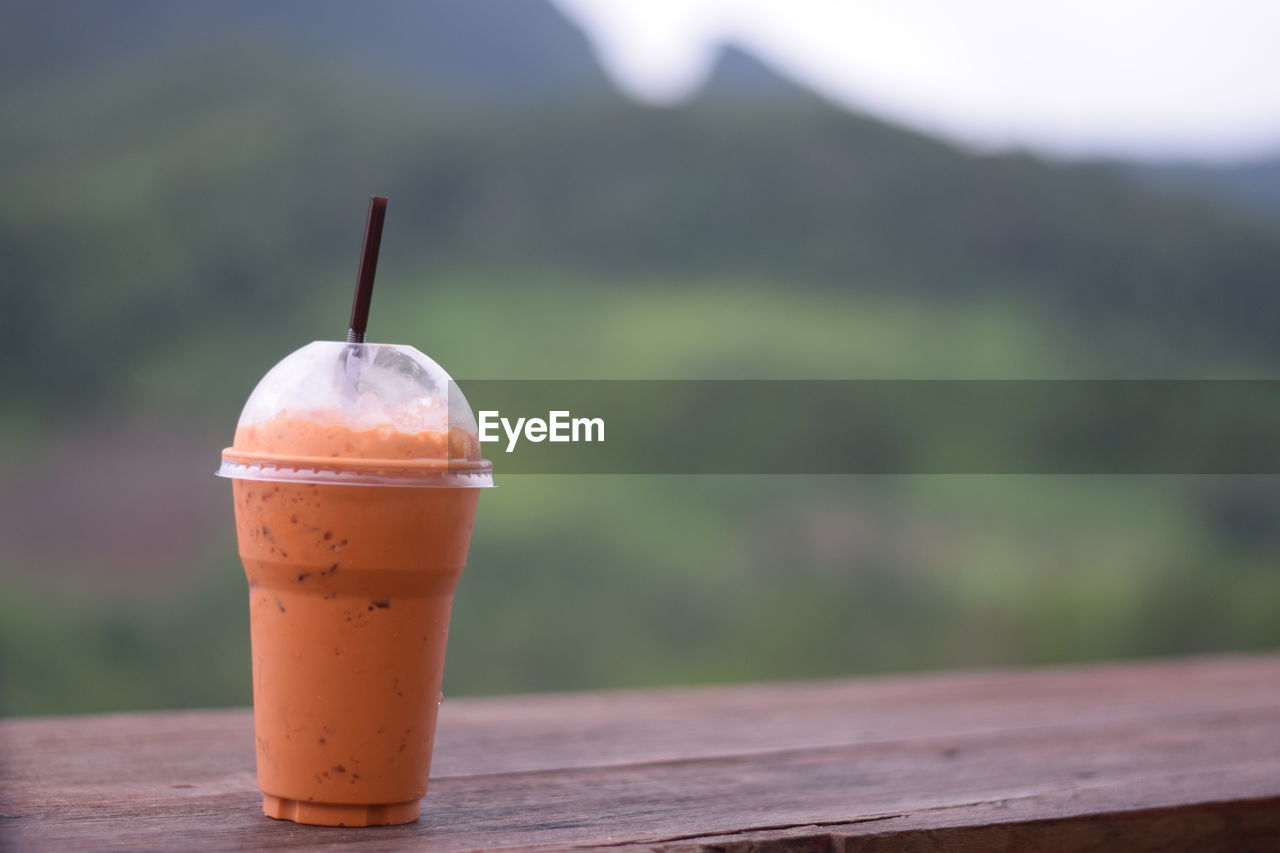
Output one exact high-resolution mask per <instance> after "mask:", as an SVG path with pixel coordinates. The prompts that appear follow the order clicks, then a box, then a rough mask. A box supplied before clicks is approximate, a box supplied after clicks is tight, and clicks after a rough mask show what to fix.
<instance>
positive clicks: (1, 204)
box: [0, 3, 1280, 713]
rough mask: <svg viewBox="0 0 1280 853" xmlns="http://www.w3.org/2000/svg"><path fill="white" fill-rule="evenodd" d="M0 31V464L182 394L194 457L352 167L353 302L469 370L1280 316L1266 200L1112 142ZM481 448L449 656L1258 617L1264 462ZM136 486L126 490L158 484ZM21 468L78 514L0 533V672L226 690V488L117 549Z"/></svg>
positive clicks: (859, 351)
mask: <svg viewBox="0 0 1280 853" xmlns="http://www.w3.org/2000/svg"><path fill="white" fill-rule="evenodd" d="M19 5H20V6H21V7H22V8H24V9H25V13H26V14H28V15H37V14H40V13H39V10H40V9H41V8H43V7H42V6H41V5H40V4H30V3H27V4H19ZM142 5H143V6H146V5H147V4H142ZM161 5H163V4H161ZM191 5H192V7H193V8H194V6H195V4H191ZM231 5H232V6H233V7H235V8H239V9H241V13H243V14H249V12H248V11H245V10H247V9H249V6H247V5H244V6H238V5H236V4H231ZM126 6H128V4H122V5H121V6H120V7H119V8H124V7H126ZM133 6H134V7H137V6H138V4H137V3H134V4H133ZM238 14H239V13H238ZM39 20H43V19H39ZM33 21H36V22H38V21H37V18H34V17H33V18H29V19H28V23H29V24H31V26H32V27H35V24H34V23H31V22H33ZM478 25H479V24H477V26H478ZM0 29H2V28H0ZM32 31H33V32H34V31H35V30H34V29H33V30H32ZM9 32H10V36H9V37H10V39H11V40H12V39H13V36H12V32H13V30H10V31H9ZM119 37H120V38H121V39H124V38H125V37H124V36H119ZM557 38H559V36H557ZM517 40H518V39H517ZM85 50H88V48H85ZM544 52H545V51H544ZM553 52H554V51H553ZM89 53H93V51H89ZM536 53H537V51H534V52H533V54H536ZM533 54H531V55H530V56H526V57H524V58H522V59H520V61H521V62H526V63H528V64H529V65H528V67H529V68H534V67H536V66H537V57H536V55H533ZM20 55H21V56H26V57H27V58H28V60H29V61H31V62H36V61H37V59H36V58H33V57H35V53H34V52H30V51H29V52H27V53H21V52H20ZM10 59H11V60H12V61H13V62H14V63H17V60H16V59H13V55H11V56H10ZM458 61H459V62H461V61H463V60H462V59H459V60H458ZM513 61H514V60H513ZM566 62H567V60H566ZM562 66H563V63H562V65H561V66H557V69H558V70H556V71H555V74H557V75H560V74H569V72H568V71H566V70H565V67H567V66H563V67H562ZM24 68H25V70H21V73H19V71H20V69H19V70H15V69H17V65H16V64H15V65H13V66H12V67H8V68H6V71H5V73H6V74H7V75H9V77H10V79H12V80H13V81H14V85H12V86H10V87H8V88H7V89H6V90H5V91H4V93H3V96H2V97H0V125H2V126H4V127H5V129H6V130H5V132H4V133H3V134H0V175H2V176H3V181H4V186H5V188H6V192H5V196H4V198H3V201H0V257H3V258H4V259H5V272H4V276H3V279H0V289H2V290H3V294H2V295H3V298H4V300H5V305H6V307H7V311H8V313H7V316H8V317H9V319H10V322H9V324H8V327H7V337H8V344H9V346H8V355H9V357H8V358H6V359H5V360H4V361H3V367H2V368H0V370H2V371H3V374H4V382H5V386H4V387H5V389H6V399H5V402H4V404H3V405H4V408H3V417H0V440H2V441H3V446H4V448H5V450H4V451H3V453H2V454H0V471H3V472H4V473H5V477H6V485H5V488H4V490H3V492H2V493H0V494H2V495H3V498H4V500H5V501H6V502H7V506H9V507H12V506H13V505H15V503H16V502H20V501H25V500H34V499H35V498H31V497H30V496H28V495H27V494H25V493H24V492H23V491H22V489H20V488H19V486H20V485H21V484H22V483H26V482H39V481H40V478H41V477H42V476H44V475H43V473H42V472H43V471H45V469H46V467H48V466H50V465H53V464H55V463H56V462H57V460H58V459H59V458H60V457H62V456H63V455H64V454H65V453H66V449H67V447H68V444H69V442H71V441H72V440H73V439H75V436H77V435H80V436H81V437H82V436H83V434H86V433H87V434H88V435H89V436H90V447H91V448H92V447H93V445H92V440H91V439H92V436H93V435H94V434H95V430H97V429H98V425H99V424H107V423H110V424H114V425H120V424H123V425H124V426H123V427H122V428H123V429H124V430H126V431H127V430H129V429H130V428H131V426H130V425H133V426H134V427H136V426H137V425H140V424H159V425H161V426H162V427H163V428H164V429H166V430H168V431H170V432H172V433H174V434H179V435H182V434H189V435H190V449H189V454H190V455H191V457H192V458H193V459H195V460H196V463H197V467H198V468H199V470H200V471H201V472H203V471H206V470H209V471H211V469H212V467H213V464H214V460H215V459H216V456H217V450H218V445H217V443H216V442H211V441H208V440H207V439H206V438H205V436H207V435H212V434H222V435H223V436H225V437H227V438H229V435H230V431H231V427H232V424H233V422H234V413H235V412H236V411H237V410H238V407H239V405H240V403H241V401H242V400H243V398H244V396H245V395H246V393H247V392H248V390H249V389H250V388H251V387H252V384H253V382H254V381H255V379H256V378H257V377H258V376H259V375H261V373H262V372H263V371H264V370H265V369H266V368H267V367H269V366H270V365H271V364H272V363H274V361H275V360H277V359H278V358H279V357H280V356H282V355H283V354H285V353H286V352H288V351H290V350H292V349H294V348H296V347H297V346H299V345H301V344H303V343H305V342H307V341H308V340H312V339H316V338H334V337H338V336H339V335H340V334H341V332H342V330H343V328H344V320H345V316H346V308H347V302H348V300H349V287H350V282H351V279H352V278H353V275H354V270H355V261H356V250H357V248H358V242H359V228H360V226H361V224H362V217H363V203H364V202H363V199H364V197H365V196H367V195H368V194H369V193H371V192H383V193H386V194H388V195H390V196H391V198H392V201H391V211H390V215H389V219H388V228H387V234H386V237H385V240H384V253H383V260H382V263H381V268H380V274H379V289H378V295H377V298H376V299H375V304H374V313H373V321H372V324H371V334H372V337H374V338H377V339H382V340H394V341H403V342H407V343H412V344H415V345H417V346H419V347H420V348H421V349H423V350H425V351H427V352H428V353H430V354H432V355H433V356H434V357H436V358H437V359H438V360H439V361H441V362H442V363H443V364H444V365H445V366H446V367H448V368H449V369H450V371H451V372H452V373H453V374H454V375H455V376H457V377H459V378H461V379H463V380H465V379H467V378H473V379H474V378H566V377H573V378H610V377H624V378H677V377H704V378H711V377H724V378H745V377H760V378H766V377H767V378H789V377H812V378H865V377H875V378H913V377H942V378H945V377H984V378H999V377H1016V378H1036V377H1045V378H1053V377H1126V376H1130V377H1131V376H1167V377H1176V376H1210V377H1212V376H1269V375H1273V374H1274V372H1275V366H1276V364H1277V361H1278V359H1280V350H1278V348H1277V346H1278V345H1277V342H1276V337H1275V335H1274V334H1273V333H1272V331H1271V328H1270V326H1271V321H1270V317H1271V316H1272V315H1274V314H1275V313H1276V310H1277V308H1278V307H1280V305H1277V301H1278V300H1280V291H1278V290H1277V289H1276V286H1275V283H1276V281H1277V280H1278V274H1280V241H1278V240H1277V239H1276V237H1277V233H1276V231H1277V228H1278V227H1280V226H1277V224H1276V223H1275V222H1274V221H1273V220H1270V219H1267V218H1265V217H1260V216H1254V215H1253V214H1252V213H1251V212H1250V211H1249V210H1248V209H1247V208H1245V207H1232V206H1230V205H1229V204H1226V203H1223V202H1221V201H1218V200H1211V199H1210V198H1209V197H1207V196H1198V195H1191V194H1186V193H1182V194H1179V193H1175V192H1170V191H1168V190H1166V189H1161V190H1159V191H1156V190H1152V189H1150V188H1148V187H1146V186H1144V185H1143V184H1142V183H1141V182H1140V181H1133V180H1131V176H1128V175H1127V174H1126V173H1125V172H1124V170H1121V169H1117V168H1115V167H1114V166H1102V165H1089V164H1074V165H1068V164H1055V163H1048V162H1044V161H1041V160H1038V159H1036V158H1034V157H1031V156H1028V155H1025V154H1006V155H976V154H972V153H968V152H964V151H961V150H957V149H956V148H954V147H951V146H949V145H946V144H943V143H941V142H938V141H935V140H932V139H929V138H927V137H924V136H921V135H919V134H912V133H907V132H904V131H902V130H899V129H896V128H893V127H890V126H888V125H885V124H883V123H880V122H877V121H874V120H871V119H868V118H865V117H859V116H854V115H850V114H847V113H843V112H839V111H836V110H835V109H833V108H831V107H829V106H827V105H825V104H822V103H820V102H818V101H817V100H816V99H810V98H805V97H796V98H785V97H775V98H770V99H767V100H764V101H760V102H753V101H751V100H750V99H749V98H742V97H735V98H719V97H717V96H716V94H715V87H714V86H713V87H712V92H711V93H710V94H709V95H707V96H706V97H705V98H704V99H702V100H701V101H699V102H696V103H694V104H691V105H688V106H685V107H680V108H672V109H655V108H649V107H642V106H638V105H635V104H631V103H628V102H626V101H624V100H622V99H621V98H620V97H617V96H615V95H613V94H611V93H610V92H609V90H608V89H607V87H605V86H604V85H602V84H600V81H599V80H598V79H596V78H592V79H593V80H595V82H588V83H586V84H583V85H582V86H576V87H574V88H572V97H565V98H560V99H556V98H549V97H544V96H541V95H540V96H538V97H533V96H532V95H529V96H528V97H524V96H521V97H512V98H507V99H503V100H500V101H490V100H486V97H487V96H484V97H482V96H480V95H477V94H475V91H478V90H474V91H473V89H466V90H465V91H464V90H452V91H453V92H454V94H453V95H452V96H449V95H448V91H451V90H449V89H448V86H445V85H444V83H443V82H441V80H440V79H437V84H438V85H436V86H435V87H434V88H433V87H429V86H422V85H420V81H419V80H415V79H413V78H409V77H406V76H404V75H400V76H396V75H389V74H385V73H381V72H379V71H377V70H376V69H373V68H371V67H361V66H358V65H351V66H345V65H344V66H339V65H336V64H332V63H328V64H327V63H324V62H322V61H319V60H318V59H316V58H314V57H312V56H310V55H308V54H307V53H306V51H305V50H302V49H299V50H298V51H297V52H296V53H295V52H285V53H281V52H280V51H279V50H278V49H277V48H275V47H272V46H270V45H269V44H267V43H265V42H263V43H261V44H257V43H250V42H246V41H240V42H238V43H237V44H236V45H235V46H234V47H232V46H227V45H226V44H219V43H216V42H211V43H210V45H207V46H206V47H205V48H203V49H201V50H195V51H185V52H183V53H182V54H180V55H177V54H175V55H173V56H165V57H163V58H157V57H151V56H148V55H144V54H141V53H138V54H136V55H135V54H130V53H128V52H125V53H123V54H122V55H121V56H118V57H116V58H115V59H113V61H112V62H110V63H106V64H103V63H98V64H92V63H88V61H87V60H86V64H85V65H84V66H83V67H80V66H75V67H71V68H70V70H64V71H63V72H61V73H53V72H52V71H51V72H50V73H48V74H45V75H38V74H34V73H32V72H31V71H30V68H27V67H26V66H24ZM592 73H594V74H596V75H597V78H598V72H594V71H593V72H592ZM569 76H573V75H572V74H569ZM467 79H473V78H467ZM474 79H477V80H478V79H481V78H474ZM485 79H487V78H485ZM574 79H577V78H576V77H575V78H574ZM444 82H447V81H444ZM484 85H490V84H489V83H485V84H484ZM513 85H514V83H513ZM475 86H478V87H480V88H483V86H481V84H480V83H475ZM442 91H443V92H445V94H441V92H442ZM459 91H461V92H462V94H458V92H459ZM485 91H489V90H487V89H486V90H485ZM530 91H532V90H530ZM539 91H541V90H539ZM77 431H78V432H77ZM102 450H103V452H111V450H112V448H111V447H107V446H105V445H104V446H103V448H102ZM141 458H145V457H141ZM206 463H207V464H206ZM83 476H84V477H86V478H94V477H97V478H99V479H102V478H105V477H106V476H107V474H106V473H105V469H102V470H99V469H95V468H93V467H92V464H91V463H90V466H89V467H87V468H86V469H85V470H84V471H83ZM59 482H61V481H59ZM68 482H72V481H68ZM500 482H501V488H499V489H497V490H495V491H493V492H491V493H489V494H486V495H485V496H484V499H483V501H482V505H481V518H480V521H479V523H478V525H477V529H476V536H475V542H474V545H473V552H472V559H471V562H470V565H469V568H468V571H467V573H466V575H465V577H464V580H463V583H462V586H461V588H460V590H459V593H458V599H457V605H456V611H455V618H454V627H453V635H452V640H451V644H452V647H451V651H450V658H449V671H448V676H447V681H446V690H447V691H448V692H450V693H483V692H504V691H514V690H537V689H556V688H572V687H598V686H623V685H652V684H667V683H675V682H695V681H728V680H739V679H777V678H798V677H810V676H827V675H841V674H853V673H859V672H872V671H890V670H904V669H919V668H928V667H948V666H961V665H979V664H1014V663H1045V662H1057V661H1068V660H1086V659H1095V658H1106V657H1115V656H1134V655H1152V654H1183V653H1191V652H1199V651H1210V650H1219V649H1251V648H1263V647H1268V646H1275V645H1276V644H1277V643H1280V621H1277V620H1275V619H1274V618H1273V614H1274V611H1275V603H1276V602H1277V600H1280V572H1277V571H1276V568H1275V566H1276V561H1277V559H1278V558H1280V535H1278V534H1277V533H1276V531H1277V530H1280V524H1278V523H1277V522H1280V519H1278V518H1277V517H1276V516H1277V513H1278V512H1280V510H1277V507H1278V506H1280V492H1278V491H1277V489H1280V486H1277V484H1276V483H1274V482H1272V478H1233V479H1227V478H1208V479H1197V478H1172V477H1170V478H1132V479H1130V478H1102V477H1096V478H1051V477H1040V478H1032V477H903V478H869V477H862V478H807V479H806V478H698V479H693V478H656V477H626V478H604V477H595V478H593V477H585V478H555V477H545V478H535V477H510V478H507V479H506V480H501V481H500ZM224 485H225V484H221V483H214V484H209V483H203V484H202V485H200V486H199V488H200V489H214V488H217V489H221V488H222V487H223V486H224ZM148 488H149V487H148V486H147V481H146V479H145V478H143V480H142V481H141V485H139V486H137V488H136V489H135V491H134V492H132V493H131V494H133V495H135V497H136V500H137V502H138V511H139V512H145V511H147V508H148V507H151V506H154V505H155V504H156V503H157V502H165V501H168V502H174V501H181V500H184V498H183V496H182V495H180V494H156V493H155V491H156V490H159V489H160V486H158V485H157V486H154V487H150V488H151V489H152V491H151V492H150V493H149V492H148ZM194 488H196V486H193V489H194ZM202 494H203V493H202ZM39 500H41V501H45V502H46V503H42V504H40V505H41V506H45V505H47V506H48V507H49V508H50V509H49V512H50V513H51V516H50V517H51V519H52V520H51V521H50V524H51V525H53V526H54V527H55V528H56V529H57V534H56V535H59V536H67V537H70V538H72V539H75V538H76V536H77V530H80V531H81V532H80V534H79V535H80V539H79V540H77V541H78V542H79V544H78V545H77V547H78V548H79V549H80V550H79V553H80V554H82V556H81V557H78V558H77V557H74V556H65V555H64V556H57V555H55V554H54V552H53V550H52V549H49V548H45V547H43V546H41V545H40V541H43V540H38V539H31V540H29V541H28V540H22V541H19V542H16V544H15V545H14V547H11V548H6V553H5V555H4V557H3V558H0V584H3V589H4V594H3V596H0V667H3V670H2V672H0V674H3V676H4V678H5V689H4V692H3V698H2V701H3V710H4V711H5V712H7V713H42V712H65V711H84V710H96V709H114V708H140V707H171V706H190V705H218V704H234V703H242V702H246V701H248V698H249V697H248V689H249V674H248V673H249V669H248V667H249V662H248V652H247V631H246V626H247V617H246V614H245V606H244V594H243V588H242V584H243V581H242V580H241V575H240V569H239V567H238V565H237V563H236V560H235V556H234V548H233V545H232V543H231V542H230V528H231V521H230V505H229V503H230V502H229V501H226V506H225V513H224V514H222V515H219V516H215V517H214V520H211V521H210V522H209V524H210V525H211V528H212V529H211V532H209V534H208V535H205V536H196V537H193V538H192V541H191V542H190V543H189V545H188V546H187V548H186V550H185V551H183V552H182V554H183V556H182V557H181V558H174V557H172V556H169V557H165V556H163V555H161V556H151V557H148V556H146V555H145V553H144V552H145V551H146V549H145V548H144V547H142V546H143V545H144V544H145V543H137V547H136V551H137V554H138V556H137V557H136V558H132V557H129V558H121V557H118V556H117V557H111V556H108V555H101V556H99V555H98V552H97V550H96V549H98V543H97V542H96V540H94V539H93V538H92V537H91V535H90V534H89V533H87V532H83V530H87V527H86V526H84V525H80V526H79V527H77V525H76V524H70V525H68V527H69V528H70V533H64V532H62V531H63V527H62V525H63V524H64V520H63V519H60V518H57V517H56V512H57V510H58V507H59V506H60V503H59V500H58V495H57V494H56V493H54V494H51V495H46V496H44V497H41V498H39ZM3 508H4V507H0V509H3ZM202 517H203V516H202ZM214 531H216V533H215V532H214ZM51 535H52V534H51ZM23 542H26V543H27V544H23ZM32 542H34V543H35V544H31V543H32ZM73 550H74V549H73ZM59 553H61V552H59ZM82 563H87V564H88V570H86V567H85V565H81V564H82ZM152 579H155V580H156V583H155V584H154V588H153V585H152V583H151V580H152ZM161 581H163V582H161Z"/></svg>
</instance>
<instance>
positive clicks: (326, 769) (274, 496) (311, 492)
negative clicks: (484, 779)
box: [223, 345, 488, 826]
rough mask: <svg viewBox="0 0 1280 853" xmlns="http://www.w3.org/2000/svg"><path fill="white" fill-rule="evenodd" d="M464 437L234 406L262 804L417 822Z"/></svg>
mask: <svg viewBox="0 0 1280 853" xmlns="http://www.w3.org/2000/svg"><path fill="white" fill-rule="evenodd" d="M313 346H315V345H313ZM264 382H265V380H264ZM251 403H252V399H251ZM246 411H248V409H246ZM478 448H479V445H478V444H477V443H476V441H475V437H474V433H472V432H470V431H468V430H467V429H466V428H463V427H456V426H452V427H447V428H446V429H444V430H435V429H424V430H417V431H406V430H402V429H399V428H397V427H396V426H395V425H394V424H390V423H383V424H377V425H374V426H370V427H367V428H361V427H360V426H358V425H356V426H353V425H352V424H351V416H350V414H349V413H347V412H344V411H342V410H341V409H336V408H335V409H329V410H324V409H320V410H316V409H312V410H307V411H303V412H292V411H285V412H280V413H278V414H276V415H275V416H273V417H270V418H268V419H266V420H259V421H256V422H249V423H245V422H243V419H242V423H241V425H240V426H239V427H238V428H237V430H236V437H235V444H234V445H233V446H232V447H230V448H228V449H227V450H225V451H224V452H223V459H224V472H225V471H226V470H227V469H228V466H230V468H231V473H226V474H225V475H226V476H232V477H234V478H235V479H233V497H234V503H235V518H236V531H237V535H238V540H239V550H240V557H241V560H242V562H243V564H244V570H245V574H246V576H247V577H248V582H249V607H250V624H251V635H252V645H253V697H254V698H253V705H254V728H255V736H256V739H257V763H258V784H259V787H260V788H261V789H262V792H263V811H264V812H265V813H266V814H267V815H268V816H270V817H274V818H280V819H285V820H292V821H296V822H298V823H308V824H320V825H327V826H373V825H380V824H397V823H407V822H409V821H413V820H416V819H417V818H418V814H419V800H420V798H421V797H422V796H423V795H424V794H425V793H426V791H427V778H428V772H429V768H430V763H431V748H432V742H433V739H434V736H435V728H436V712H437V709H438V707H439V704H440V701H441V694H440V681H441V676H442V672H443V668H444V657H445V643H446V639H447V636H448V629H449V611H450V607H451V604H452V600H453V590H454V587H455V585H456V584H457V581H458V577H459V575H460V573H461V572H462V568H463V566H464V564H465V563H466V559H467V549H468V545H469V542H470V537H471V528H472V524H473V522H474V519H475V512H476V504H477V499H478V496H479V493H480V492H479V489H477V488H471V487H466V486H465V485H464V486H459V485H458V483H459V482H465V478H466V477H468V476H473V475H475V474H477V473H480V474H484V475H486V476H487V474H485V468H486V466H487V464H488V463H485V462H482V461H480V460H479V450H478ZM255 475H256V478H253V477H254V476H255ZM459 477H461V478H463V479H462V480H459Z"/></svg>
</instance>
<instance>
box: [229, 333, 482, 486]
mask: <svg viewBox="0 0 1280 853" xmlns="http://www.w3.org/2000/svg"><path fill="white" fill-rule="evenodd" d="M218 475H219V476H222V477H231V478H235V479H243V480H272V481H290V482H303V483H325V484H344V483H345V484H351V485H381V486H437V487H450V488H458V487H463V488H485V487H488V486H492V485H493V466H492V465H491V464H490V463H489V462H487V461H485V460H484V459H481V458H480V442H479V440H478V439H477V437H476V420H475V415H473V414H472V412H471V406H470V405H469V404H468V403H467V399H466V397H464V396H463V394H462V392H461V391H460V390H459V389H458V386H457V385H456V384H455V383H454V382H453V381H452V380H451V379H450V378H449V374H448V373H446V372H445V371H444V368H442V367H441V366H440V365H438V364H436V363H435V362H434V361H432V360H431V359H430V358H428V357H427V356H426V355H424V354H422V353H421V352H419V351H418V350H416V349H414V348H413V347H409V346H396V345H392V344H349V343H343V342H340V341H316V342H314V343H311V344H308V345H307V346H305V347H303V348H302V349H300V350H298V351H297V352H294V353H292V354H291V355H289V356H287V357H286V358H285V359H284V360H283V361H281V362H280V363H279V364H277V365H276V366H275V367H273V368H272V369H271V370H270V372H268V373H267V375H266V376H264V377H262V381H261V382H259V383H258V386H257V387H256V388H254V389H253V393H252V394H250V395H249V401H248V402H247V403H245V406H244V411H243V412H242V413H241V414H240V422H239V423H238V424H237V426H236V437H235V443H234V444H233V445H232V446H231V447H228V448H227V449H226V450H224V451H223V452H222V467H221V468H220V469H219V470H218Z"/></svg>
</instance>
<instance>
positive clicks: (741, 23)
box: [553, 0, 1280, 160]
mask: <svg viewBox="0 0 1280 853" xmlns="http://www.w3.org/2000/svg"><path fill="white" fill-rule="evenodd" d="M553 2H555V3H556V5H558V6H559V7H560V8H561V9H563V10H564V11H565V12H567V13H568V14H569V15H570V16H571V17H572V18H574V20H576V21H577V22H578V23H579V25H580V26H582V27H583V29H584V30H586V32H587V34H588V36H589V37H590V38H591V40H592V42H593V44H594V45H595V47H596V49H597V51H598V52H599V53H600V55H601V59H602V60H603V62H604V64H605V67H606V69H607V70H608V71H609V73H610V74H611V75H612V76H613V77H614V79H615V80H616V81H617V82H618V84H619V85H620V86H622V87H623V88H624V89H626V90H627V91H628V92H630V93H632V94H634V95H636V96H638V97H641V98H645V99H648V100H653V101H659V102H670V101H676V100H679V99H681V98H684V97H688V96H689V95H691V94H692V93H694V92H696V90H697V88H698V86H699V85H700V83H701V82H702V81H703V80H704V79H705V76H706V74H707V72H708V71H709V69H710V68H711V66H712V64H713V61H714V58H715V55H716V52H717V49H718V46H719V45H721V44H723V43H733V44H736V45H738V46H740V47H743V48H745V49H747V50H748V51H750V52H751V53H753V54H755V55H756V56H758V57H759V58H760V59H762V60H764V61H765V62H766V63H768V64H769V65H771V66H773V67H774V68H775V69H776V70H777V71H779V72H780V73H782V74H783V75H785V76H788V77H790V78H792V79H794V80H796V81H798V82H802V83H805V84H807V85H809V86H811V87H813V88H814V89H817V90H818V91H820V92H822V93H823V94H825V95H826V96H828V97H829V98H832V99H834V100H836V101H839V102H841V103H844V104H848V105H849V106H851V107H854V108H856V109H862V110H866V111H870V112H873V113H876V114H878V115H881V116H884V117H887V118H890V119H894V120H897V121H900V122H903V123H906V124H910V125H912V126H915V127H917V128H922V129H925V130H928V131H932V132H935V133H940V134H945V135H949V136H951V137H953V138H957V139H960V140H962V141H965V142H968V143H970V144H973V145H976V146H979V147H984V148H986V147H1004V146H1008V145H1023V146H1026V147H1031V148H1036V149H1039V150H1041V151H1045V152H1048V153H1053V154H1062V155H1067V156H1078V155H1120V156H1131V157H1132V156H1138V157H1148V158H1157V159H1170V158H1191V159H1203V160H1232V159H1247V158H1252V157H1258V156H1263V155H1277V154H1280V84H1278V83H1277V82H1276V81H1280V0H1198V2H1188V0H1111V2H1104V0H1060V1H1059V2H1051V0H553Z"/></svg>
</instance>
